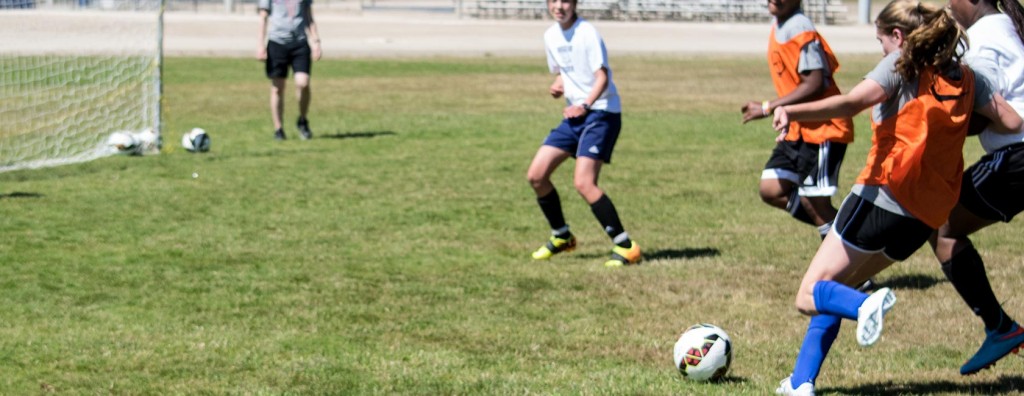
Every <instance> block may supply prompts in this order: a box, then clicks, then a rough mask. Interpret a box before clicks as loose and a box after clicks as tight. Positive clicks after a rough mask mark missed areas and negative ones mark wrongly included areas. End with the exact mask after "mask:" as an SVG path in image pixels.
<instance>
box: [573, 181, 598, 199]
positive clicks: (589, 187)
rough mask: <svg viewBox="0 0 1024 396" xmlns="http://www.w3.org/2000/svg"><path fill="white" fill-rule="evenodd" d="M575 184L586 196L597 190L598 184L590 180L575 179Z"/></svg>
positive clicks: (578, 190) (581, 193) (577, 189)
mask: <svg viewBox="0 0 1024 396" xmlns="http://www.w3.org/2000/svg"><path fill="white" fill-rule="evenodd" d="M573 186H574V187H576V191H577V192H579V193H580V195H582V196H584V197H588V196H591V195H593V194H594V193H595V192H596V191H597V184H595V183H594V182H592V181H590V180H575V181H573Z"/></svg>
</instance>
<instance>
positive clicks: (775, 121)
mask: <svg viewBox="0 0 1024 396" xmlns="http://www.w3.org/2000/svg"><path fill="white" fill-rule="evenodd" d="M772 128H775V130H776V131H779V135H778V136H776V137H775V142H776V143H779V142H782V140H783V139H785V138H786V134H787V133H789V114H786V108H785V107H782V106H779V107H776V108H775V116H774V117H773V118H772Z"/></svg>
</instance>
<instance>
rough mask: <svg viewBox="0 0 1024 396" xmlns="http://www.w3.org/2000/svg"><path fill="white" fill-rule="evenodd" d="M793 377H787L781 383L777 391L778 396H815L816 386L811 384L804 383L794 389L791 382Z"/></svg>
mask: <svg viewBox="0 0 1024 396" xmlns="http://www.w3.org/2000/svg"><path fill="white" fill-rule="evenodd" d="M790 378H792V376H789V377H786V379H784V380H782V382H779V388H778V389H775V394H776V395H783V396H814V384H812V383H810V382H804V383H802V384H800V386H798V387H796V389H793V383H792V382H791V381H790V380H789V379H790Z"/></svg>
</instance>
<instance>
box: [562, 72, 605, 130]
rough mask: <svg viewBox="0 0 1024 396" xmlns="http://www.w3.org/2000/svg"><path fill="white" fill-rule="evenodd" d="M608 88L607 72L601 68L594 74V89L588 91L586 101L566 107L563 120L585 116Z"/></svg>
mask: <svg viewBox="0 0 1024 396" xmlns="http://www.w3.org/2000/svg"><path fill="white" fill-rule="evenodd" d="M607 88H608V70H607V69H605V68H604V66H602V67H601V68H600V69H597V71H595V72H594V89H592V90H590V94H589V95H587V99H586V100H584V101H583V103H577V104H573V105H570V106H569V107H566V108H565V110H563V111H562V116H564V117H565V118H576V117H583V116H585V115H587V113H588V112H589V111H590V105H592V104H594V102H596V101H597V98H599V97H601V94H603V93H604V90H605V89H607Z"/></svg>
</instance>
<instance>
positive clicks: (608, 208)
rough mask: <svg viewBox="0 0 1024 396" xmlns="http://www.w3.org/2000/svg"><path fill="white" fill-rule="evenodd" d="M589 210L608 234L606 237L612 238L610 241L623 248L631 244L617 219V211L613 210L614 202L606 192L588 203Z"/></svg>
mask: <svg viewBox="0 0 1024 396" xmlns="http://www.w3.org/2000/svg"><path fill="white" fill-rule="evenodd" d="M590 211H591V212H593V213H594V217H597V221H598V222H599V223H601V227H604V232H605V233H606V234H608V237H610V238H612V242H614V243H615V244H616V245H618V246H619V247H624V248H628V247H630V246H633V241H631V240H630V239H629V234H626V230H625V229H623V227H622V221H620V220H619V212H617V211H616V210H615V204H613V203H612V200H611V198H608V194H603V195H601V198H598V200H597V202H594V203H592V204H590Z"/></svg>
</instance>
